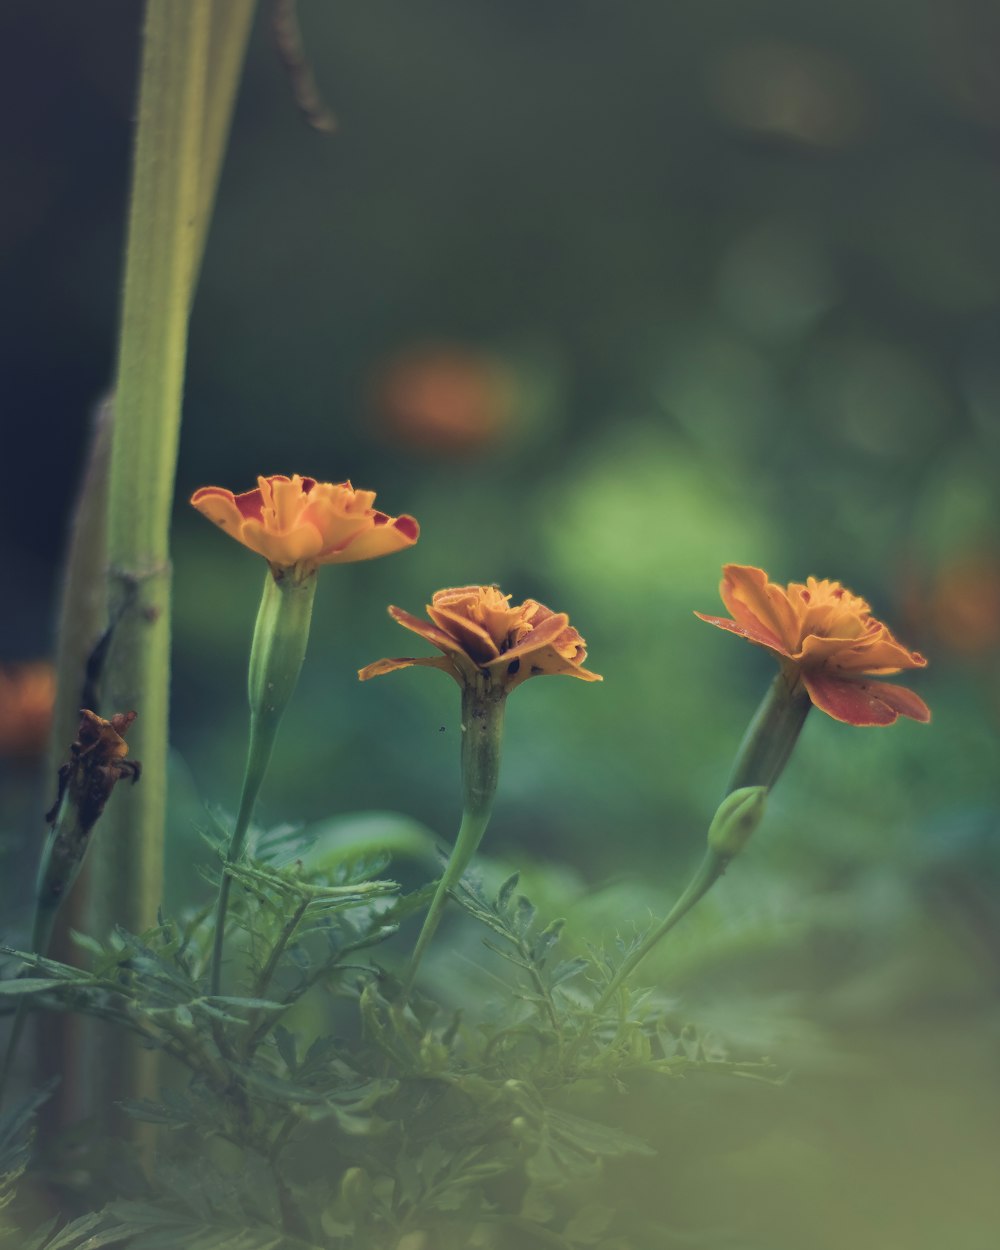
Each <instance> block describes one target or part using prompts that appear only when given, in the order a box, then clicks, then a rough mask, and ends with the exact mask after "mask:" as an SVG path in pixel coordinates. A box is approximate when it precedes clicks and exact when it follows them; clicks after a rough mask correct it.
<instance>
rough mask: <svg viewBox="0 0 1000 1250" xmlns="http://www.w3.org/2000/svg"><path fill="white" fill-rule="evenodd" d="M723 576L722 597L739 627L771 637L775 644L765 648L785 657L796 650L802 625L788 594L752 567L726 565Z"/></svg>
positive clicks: (748, 565) (762, 571)
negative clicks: (770, 648) (751, 629)
mask: <svg viewBox="0 0 1000 1250" xmlns="http://www.w3.org/2000/svg"><path fill="white" fill-rule="evenodd" d="M722 574H723V576H722V584H721V586H720V587H719V593H720V594H721V596H722V602H723V603H724V604H725V605H726V607H727V608H728V609H729V611H730V612H731V613H732V616H733V619H734V620H735V621H736V623H737V624H738V625H744V626H749V627H752V628H755V629H757V630H758V631H761V632H763V633H765V634H768V635H770V636H771V638H773V639H774V641H773V642H772V643H767V644H765V645H767V646H772V647H774V649H775V650H777V651H781V652H782V653H783V654H786V655H787V654H788V653H789V651H792V650H794V649H795V647H796V646H797V645H798V640H799V622H798V617H797V616H796V613H795V609H794V608H793V607H792V605H791V603H790V602H789V600H788V596H787V594H786V593H785V592H784V590H782V588H781V587H780V586H777V585H775V584H774V582H769V581H768V580H767V574H766V573H765V572H764V570H763V569H758V568H754V567H753V565H750V564H725V565H723V566H722ZM747 636H748V637H749V635H747Z"/></svg>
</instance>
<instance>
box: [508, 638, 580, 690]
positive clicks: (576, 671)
mask: <svg viewBox="0 0 1000 1250" xmlns="http://www.w3.org/2000/svg"><path fill="white" fill-rule="evenodd" d="M580 651H582V652H583V654H582V655H577V657H576V658H572V659H568V658H567V657H566V656H565V655H562V654H560V652H559V651H558V650H556V648H555V647H552V646H548V647H542V648H540V649H539V650H537V651H536V650H534V649H531V650H529V651H528V653H527V654H526V655H524V656H522V657H521V658H520V659H514V660H511V661H510V663H509V665H508V668H507V689H508V690H513V689H514V688H515V687H516V686H519V685H520V684H521V682H523V681H527V680H528V678H529V677H543V676H545V677H551V676H565V677H579V678H580V679H581V680H582V681H603V680H604V678H603V677H602V676H601V674H600V673H592V672H591V671H590V670H589V669H586V668H584V667H583V661H584V659H585V658H586V655H587V652H586V649H585V648H584V647H583V646H581V647H580ZM501 658H502V659H504V660H506V659H507V657H506V655H505V656H502V657H501ZM515 666H516V667H515ZM512 669H513V672H512V671H511V670H512Z"/></svg>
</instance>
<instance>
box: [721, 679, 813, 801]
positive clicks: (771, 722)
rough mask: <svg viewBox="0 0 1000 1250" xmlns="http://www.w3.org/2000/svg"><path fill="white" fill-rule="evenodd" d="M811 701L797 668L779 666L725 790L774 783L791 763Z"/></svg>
mask: <svg viewBox="0 0 1000 1250" xmlns="http://www.w3.org/2000/svg"><path fill="white" fill-rule="evenodd" d="M811 707H812V703H811V702H810V700H809V695H808V694H807V693H806V690H805V687H804V686H803V685H802V684H801V683H800V682H799V681H798V680H797V678H796V675H795V674H794V672H786V671H785V670H784V669H783V668H782V669H779V670H778V673H777V675H776V676H775V678H774V681H773V682H772V683H771V686H770V688H769V690H768V692H767V694H765V695H764V698H763V699H762V700H761V702H760V706H759V707H758V708H757V711H756V712H755V713H754V717H753V720H752V721H751V722H750V724H749V725H748V726H747V731H746V733H745V734H744V735H743V741H742V742H741V743H740V747H739V750H738V751H737V752H736V759H735V760H734V761H733V768H732V772H731V773H730V774H729V780H728V781H727V783H726V794H732V792H733V791H734V790H742V789H743V788H744V786H767V787H768V789H772V788H773V787H774V783H775V782H776V781H777V780H778V778H779V777H780V776H781V774H782V772H783V771H784V768H785V765H786V764H787V763H788V760H789V757H790V756H791V754H792V749H793V748H794V746H795V744H796V742H797V741H798V738H799V734H800V733H801V732H802V726H803V725H804V724H805V720H806V716H807V715H808V713H809V709H810V708H811Z"/></svg>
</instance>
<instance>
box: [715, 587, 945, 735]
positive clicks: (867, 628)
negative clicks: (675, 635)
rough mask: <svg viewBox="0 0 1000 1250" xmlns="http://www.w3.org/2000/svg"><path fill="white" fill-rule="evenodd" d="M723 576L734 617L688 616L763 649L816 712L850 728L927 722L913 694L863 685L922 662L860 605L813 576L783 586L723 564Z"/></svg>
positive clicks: (725, 600) (927, 715) (922, 706)
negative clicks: (802, 691)
mask: <svg viewBox="0 0 1000 1250" xmlns="http://www.w3.org/2000/svg"><path fill="white" fill-rule="evenodd" d="M722 572H723V578H722V585H721V587H720V593H721V595H722V601H723V603H724V604H725V605H726V607H727V608H728V609H729V611H730V612H731V613H732V618H733V619H732V620H729V619H727V618H725V617H718V616H705V615H704V614H703V613H701V612H696V613H695V616H698V617H700V618H701V619H702V620H703V621H708V622H709V624H710V625H718V627H719V628H720V629H727V630H729V631H730V632H731V633H734V634H739V635H741V636H742V637H743V638H746V639H747V640H748V641H749V642H753V643H756V644H757V645H758V646H761V647H766V648H767V650H768V651H771V652H772V653H773V654H774V655H776V656H777V657H778V659H779V660H780V661H781V663H782V665H783V666H784V667H785V669H786V670H787V671H788V672H789V673H791V674H793V675H794V676H795V677H796V678H797V679H798V680H799V681H801V683H802V685H803V686H804V687H805V689H806V691H807V693H808V695H809V698H810V699H811V700H812V702H813V704H814V705H815V706H816V707H818V708H819V709H820V711H822V712H826V713H827V715H828V716H832V717H833V718H834V720H839V721H844V722H846V723H847V724H849V725H891V724H892V723H893V722H894V721H895V720H896V719H897V718H898V717H900V716H909V717H910V718H911V719H912V720H918V721H929V720H930V718H931V714H930V710H929V708H928V707H927V704H926V703H924V701H923V699H921V698H919V697H918V696H917V695H915V694H914V693H913V692H912V691H910V690H905V689H904V688H903V687H902V686H894V685H890V684H888V683H886V682H882V681H869V680H868V678H869V677H871V676H884V675H887V674H889V673H899V672H901V671H903V670H904V669H911V668H923V667H924V666H925V664H926V663H927V661H926V660H925V659H924V657H923V656H922V655H920V653H919V652H917V651H910V650H908V649H907V648H906V647H904V646H903V645H902V644H901V643H899V642H897V641H896V639H895V638H894V637H893V636H892V633H891V632H890V630H889V628H888V626H886V625H883V624H882V622H881V621H879V620H876V619H875V617H873V616H872V614H871V608H870V607H869V606H868V604H867V603H866V602H865V601H864V599H861V598H860V597H859V596H858V595H855V594H852V593H851V591H849V590H846V589H845V588H844V587H843V586H841V584H840V583H839V582H833V581H828V580H825V579H824V580H822V581H820V580H818V579H817V578H815V577H810V578H808V580H807V581H806V582H805V584H803V583H801V582H790V583H789V584H788V586H787V587H782V586H778V585H775V583H774V582H769V581H768V580H767V574H766V573H765V572H764V571H763V570H762V569H756V568H753V567H752V566H750V565H744V564H727V565H725V566H724V567H723V570H722Z"/></svg>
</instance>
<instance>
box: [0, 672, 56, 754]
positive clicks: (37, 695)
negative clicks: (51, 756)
mask: <svg viewBox="0 0 1000 1250" xmlns="http://www.w3.org/2000/svg"><path fill="white" fill-rule="evenodd" d="M55 700H56V674H55V669H54V668H53V667H52V665H51V664H49V663H47V662H46V661H45V660H34V661H32V662H30V663H27V664H12V665H10V666H8V667H4V668H0V756H9V757H14V758H17V759H23V760H28V759H34V758H37V757H38V756H40V755H43V754H44V753H45V747H46V744H47V743H48V739H49V730H50V728H51V726H52V708H53V706H54V704H55Z"/></svg>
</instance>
